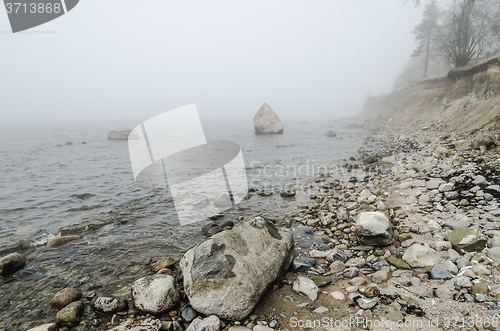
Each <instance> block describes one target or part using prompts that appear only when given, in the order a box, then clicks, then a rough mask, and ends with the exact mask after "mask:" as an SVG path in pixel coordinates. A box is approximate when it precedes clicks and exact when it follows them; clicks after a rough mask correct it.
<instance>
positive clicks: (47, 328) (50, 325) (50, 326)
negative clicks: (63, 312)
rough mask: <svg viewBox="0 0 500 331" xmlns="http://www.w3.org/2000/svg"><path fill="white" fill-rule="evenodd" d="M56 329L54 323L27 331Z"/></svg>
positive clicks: (53, 330)
mask: <svg viewBox="0 0 500 331" xmlns="http://www.w3.org/2000/svg"><path fill="white" fill-rule="evenodd" d="M57 329H58V327H57V324H56V323H47V324H43V325H39V326H37V327H34V328H33V329H29V330H28V331H57Z"/></svg>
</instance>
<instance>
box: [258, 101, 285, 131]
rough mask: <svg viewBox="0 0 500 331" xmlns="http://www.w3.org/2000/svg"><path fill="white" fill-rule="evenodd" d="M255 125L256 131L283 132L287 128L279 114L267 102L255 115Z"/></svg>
mask: <svg viewBox="0 0 500 331" xmlns="http://www.w3.org/2000/svg"><path fill="white" fill-rule="evenodd" d="M253 126H254V128H255V133H283V130H284V129H285V126H284V125H283V123H281V121H280V119H279V118H278V116H276V114H275V113H274V111H273V110H272V108H271V107H270V106H269V105H268V104H267V103H265V102H264V104H263V105H262V107H260V109H259V111H258V112H257V114H255V116H254V117H253Z"/></svg>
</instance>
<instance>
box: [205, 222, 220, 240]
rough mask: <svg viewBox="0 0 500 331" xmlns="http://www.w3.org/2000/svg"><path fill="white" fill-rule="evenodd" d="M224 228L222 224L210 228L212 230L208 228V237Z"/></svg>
mask: <svg viewBox="0 0 500 331" xmlns="http://www.w3.org/2000/svg"><path fill="white" fill-rule="evenodd" d="M222 230H223V229H222V228H221V227H220V226H218V225H217V226H214V227H212V228H210V230H208V232H207V237H211V236H213V235H214V234H216V233H219V232H222Z"/></svg>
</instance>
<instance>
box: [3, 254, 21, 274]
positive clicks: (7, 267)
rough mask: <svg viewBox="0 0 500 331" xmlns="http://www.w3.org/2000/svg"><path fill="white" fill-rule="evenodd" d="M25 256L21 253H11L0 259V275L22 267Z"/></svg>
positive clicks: (11, 272)
mask: <svg viewBox="0 0 500 331" xmlns="http://www.w3.org/2000/svg"><path fill="white" fill-rule="evenodd" d="M25 264H26V257H24V255H22V254H21V253H11V254H9V255H7V256H4V257H2V259H0V276H7V275H10V274H13V273H14V272H16V271H18V270H21V269H22V268H24V265H25Z"/></svg>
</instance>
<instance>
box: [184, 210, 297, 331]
mask: <svg viewBox="0 0 500 331" xmlns="http://www.w3.org/2000/svg"><path fill="white" fill-rule="evenodd" d="M294 256H295V247H294V241H293V236H292V235H291V234H289V233H287V232H283V231H280V230H278V229H277V228H276V227H275V226H274V225H273V224H272V223H270V222H268V221H266V220H264V219H263V218H262V217H256V218H253V219H251V220H250V221H248V222H246V223H244V224H242V225H240V226H237V227H235V228H234V229H232V230H229V231H223V232H220V233H217V234H214V235H213V236H212V237H210V238H208V239H205V240H204V241H202V242H201V243H199V244H198V245H197V246H195V247H193V248H191V249H190V250H189V251H187V252H186V254H185V255H184V257H183V258H182V260H181V263H180V265H181V268H182V274H183V276H184V290H185V291H186V294H187V296H188V298H189V301H190V303H191V305H192V307H193V309H195V310H196V311H198V312H200V313H202V314H204V315H216V316H218V317H219V318H224V319H228V320H233V321H239V320H242V319H244V318H245V317H246V316H248V314H250V312H251V311H252V309H253V308H254V307H255V305H256V304H257V302H258V301H259V299H260V298H261V297H262V295H263V294H264V292H265V291H266V289H267V288H268V287H269V286H270V285H271V284H272V283H273V282H274V281H275V280H276V279H277V278H278V277H280V276H281V275H282V274H284V273H285V272H286V270H287V269H288V268H289V266H290V264H291V263H292V260H293V258H294Z"/></svg>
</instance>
